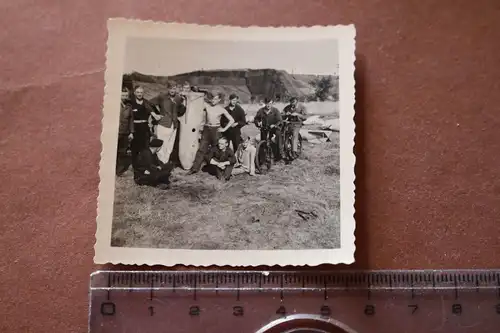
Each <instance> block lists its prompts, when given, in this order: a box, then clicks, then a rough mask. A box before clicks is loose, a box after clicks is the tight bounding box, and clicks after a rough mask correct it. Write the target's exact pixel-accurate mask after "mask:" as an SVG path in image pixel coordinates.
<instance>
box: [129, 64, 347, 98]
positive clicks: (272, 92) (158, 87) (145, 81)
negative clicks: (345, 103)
mask: <svg viewBox="0 0 500 333" xmlns="http://www.w3.org/2000/svg"><path fill="white" fill-rule="evenodd" d="M321 78H323V79H324V78H328V76H325V75H307V74H290V73H288V72H286V71H284V70H276V69H238V70H209V71H194V72H189V73H183V74H178V75H174V76H169V77H166V76H154V75H146V74H142V73H138V72H133V73H130V74H124V75H123V82H124V84H125V85H127V86H129V87H132V86H135V85H138V84H140V85H142V86H144V91H145V98H146V99H150V98H153V97H155V96H156V95H158V94H160V93H165V92H166V91H167V89H168V87H169V86H171V85H182V84H183V83H184V82H186V81H187V82H189V83H190V84H191V85H192V86H197V87H199V88H201V89H205V90H208V91H213V90H217V91H221V92H222V93H223V94H224V95H225V96H226V98H227V97H228V96H229V95H230V94H232V93H236V94H237V95H238V96H239V97H240V100H241V102H242V103H251V102H255V101H260V100H262V99H264V98H265V97H273V98H275V99H276V100H288V99H289V98H290V97H291V96H296V97H298V98H299V99H301V100H314V99H315V98H316V95H315V91H316V86H315V84H314V83H313V81H314V80H318V79H321ZM329 79H330V80H331V81H332V86H331V88H330V89H329V91H328V95H329V97H330V98H331V99H333V100H336V99H337V96H338V77H334V76H330V77H329Z"/></svg>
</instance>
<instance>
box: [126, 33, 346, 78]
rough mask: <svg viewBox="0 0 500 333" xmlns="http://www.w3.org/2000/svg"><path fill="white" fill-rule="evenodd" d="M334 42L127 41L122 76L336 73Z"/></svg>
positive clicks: (336, 55)
mask: <svg viewBox="0 0 500 333" xmlns="http://www.w3.org/2000/svg"><path fill="white" fill-rule="evenodd" d="M337 65H338V52H337V41H336V40H332V39H329V40H315V41H300V42H296V41H293V42H275V41H273V42H253V41H252V42H248V41H245V42H233V41H193V40H179V39H151V38H129V39H128V41H127V46H126V59H125V68H124V72H125V73H130V72H132V71H137V72H140V73H143V74H152V75H160V76H170V75H176V74H181V73H186V72H191V71H195V70H200V69H203V70H211V69H241V68H250V69H260V68H273V69H284V70H286V71H287V72H289V73H292V72H293V73H294V74H324V75H332V74H335V73H336V72H337Z"/></svg>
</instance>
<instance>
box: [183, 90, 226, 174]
mask: <svg viewBox="0 0 500 333" xmlns="http://www.w3.org/2000/svg"><path fill="white" fill-rule="evenodd" d="M221 100H222V94H221V93H214V94H212V99H211V100H210V101H209V102H208V103H206V104H205V109H204V112H205V125H204V126H203V132H202V134H201V142H200V147H199V148H198V151H197V152H196V157H195V159H194V162H193V166H192V167H191V169H190V170H189V172H188V175H191V174H193V173H197V172H198V171H200V169H201V165H202V163H203V160H204V159H205V156H206V155H207V153H208V151H209V149H210V147H213V146H215V145H217V141H218V140H219V138H220V136H221V134H222V133H224V132H226V131H227V130H228V129H229V128H230V127H231V126H232V125H233V124H234V119H233V117H232V116H231V115H230V114H229V112H227V111H226V109H224V108H223V107H222V106H221V105H220V102H221ZM222 116H224V117H226V118H227V120H228V123H227V124H226V126H224V127H221V118H222Z"/></svg>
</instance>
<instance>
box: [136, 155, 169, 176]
mask: <svg viewBox="0 0 500 333" xmlns="http://www.w3.org/2000/svg"><path fill="white" fill-rule="evenodd" d="M163 166H164V164H163V163H162V162H161V161H160V160H159V159H158V156H156V154H153V152H152V151H151V149H149V148H146V149H143V150H141V151H140V152H139V154H138V156H137V164H136V166H135V170H134V176H135V178H138V177H141V176H144V175H145V171H146V170H147V171H149V173H150V174H152V173H155V172H157V171H158V167H163Z"/></svg>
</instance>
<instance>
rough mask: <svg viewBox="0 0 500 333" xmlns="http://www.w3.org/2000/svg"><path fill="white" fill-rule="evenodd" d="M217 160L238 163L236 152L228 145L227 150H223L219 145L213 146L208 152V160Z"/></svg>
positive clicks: (232, 163)
mask: <svg viewBox="0 0 500 333" xmlns="http://www.w3.org/2000/svg"><path fill="white" fill-rule="evenodd" d="M212 158H213V159H214V160H216V161H217V162H227V161H229V163H231V165H234V164H236V156H234V152H233V150H232V149H231V148H229V147H227V148H226V150H224V151H222V150H220V149H219V147H213V148H212V149H211V150H210V152H209V154H208V162H209V163H210V161H211V160H212Z"/></svg>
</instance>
